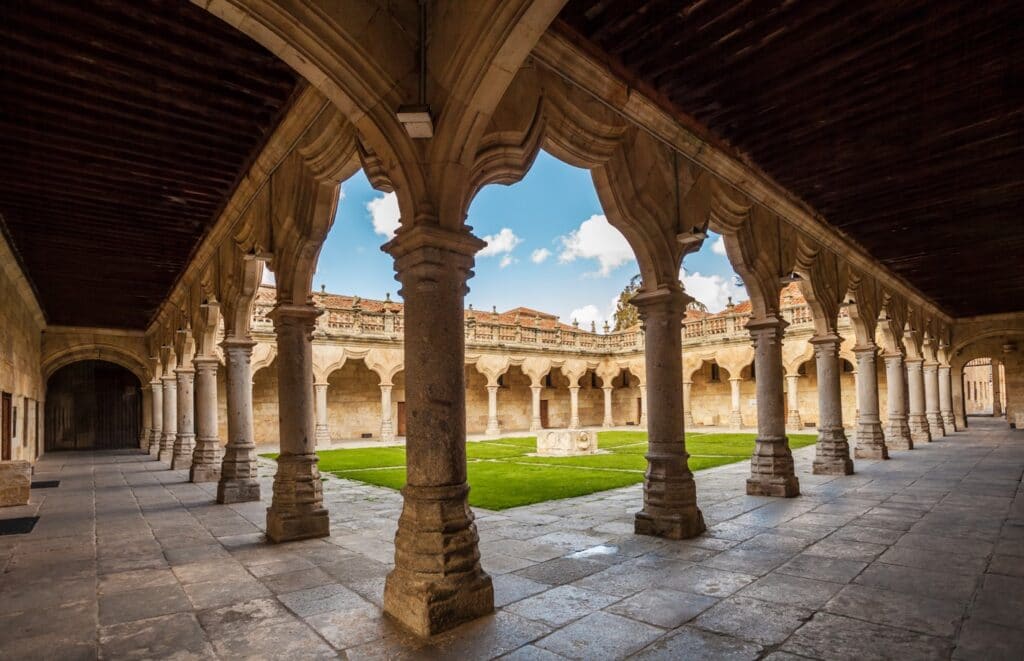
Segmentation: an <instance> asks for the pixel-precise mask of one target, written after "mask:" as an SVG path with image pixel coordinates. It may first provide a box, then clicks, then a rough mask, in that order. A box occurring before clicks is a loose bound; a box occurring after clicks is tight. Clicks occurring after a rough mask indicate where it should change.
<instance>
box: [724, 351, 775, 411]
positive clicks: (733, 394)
mask: <svg viewBox="0 0 1024 661" xmlns="http://www.w3.org/2000/svg"><path fill="white" fill-rule="evenodd" d="M780 355H781V354H780ZM741 383H743V379H741V378H739V377H733V378H731V379H729V395H730V398H731V402H732V406H731V408H730V409H729V428H730V429H742V428H743V409H742V404H741V403H740V384H741Z"/></svg>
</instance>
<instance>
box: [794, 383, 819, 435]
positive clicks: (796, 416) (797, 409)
mask: <svg viewBox="0 0 1024 661" xmlns="http://www.w3.org/2000/svg"><path fill="white" fill-rule="evenodd" d="M799 388H800V375H799V374H787V375H786V406H787V410H786V426H787V427H788V428H789V429H791V430H792V431H795V432H799V431H800V428H801V427H803V421H802V420H800V391H799ZM819 388H820V386H819Z"/></svg>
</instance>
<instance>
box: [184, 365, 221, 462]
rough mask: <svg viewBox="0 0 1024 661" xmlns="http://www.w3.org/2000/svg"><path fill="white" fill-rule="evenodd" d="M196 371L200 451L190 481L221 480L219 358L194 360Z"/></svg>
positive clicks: (197, 423) (194, 457)
mask: <svg viewBox="0 0 1024 661" xmlns="http://www.w3.org/2000/svg"><path fill="white" fill-rule="evenodd" d="M192 364H193V365H194V366H195V368H196V449H195V452H193V453H192V466H191V468H190V469H189V473H188V479H189V481H190V482H216V481H218V480H219V479H220V462H221V451H220V438H219V437H218V436H217V367H218V365H217V358H216V356H204V357H200V358H196V359H195V360H193V361H192Z"/></svg>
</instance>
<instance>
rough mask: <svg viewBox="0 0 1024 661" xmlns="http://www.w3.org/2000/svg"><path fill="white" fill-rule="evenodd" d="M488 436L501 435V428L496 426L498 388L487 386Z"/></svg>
mask: <svg viewBox="0 0 1024 661" xmlns="http://www.w3.org/2000/svg"><path fill="white" fill-rule="evenodd" d="M484 433H486V434H487V435H488V436H497V435H499V434H501V426H500V425H499V424H498V386H497V385H493V386H490V385H489V386H487V430H486V431H485V432H484Z"/></svg>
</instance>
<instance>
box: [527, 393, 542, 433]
mask: <svg viewBox="0 0 1024 661" xmlns="http://www.w3.org/2000/svg"><path fill="white" fill-rule="evenodd" d="M543 388H544V387H543V386H533V385H531V386H530V400H531V403H532V406H533V415H532V416H531V417H530V431H540V430H541V429H543V427H542V425H541V419H540V393H541V390H543Z"/></svg>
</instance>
